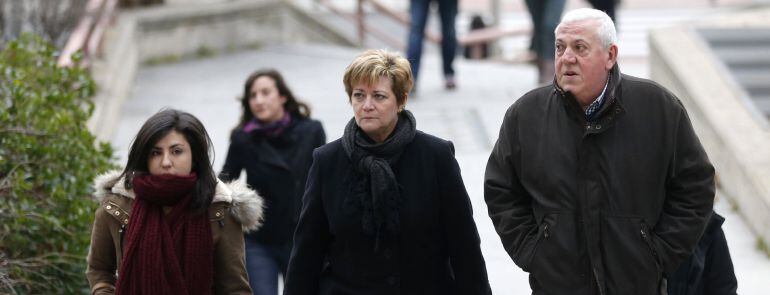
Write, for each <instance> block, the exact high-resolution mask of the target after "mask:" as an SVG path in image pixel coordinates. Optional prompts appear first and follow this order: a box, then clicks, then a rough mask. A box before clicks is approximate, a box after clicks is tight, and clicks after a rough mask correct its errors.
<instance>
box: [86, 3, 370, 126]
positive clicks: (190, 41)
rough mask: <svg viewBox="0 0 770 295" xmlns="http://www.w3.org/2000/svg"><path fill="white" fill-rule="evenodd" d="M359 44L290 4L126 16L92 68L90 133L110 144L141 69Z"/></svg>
mask: <svg viewBox="0 0 770 295" xmlns="http://www.w3.org/2000/svg"><path fill="white" fill-rule="evenodd" d="M306 42H313V43H322V44H323V43H326V44H337V45H343V46H354V44H355V42H353V41H352V40H348V39H347V38H346V37H344V36H342V35H340V34H338V33H337V32H335V31H333V30H331V29H329V28H328V27H327V26H326V25H324V24H322V23H321V22H319V21H318V20H317V19H315V18H314V17H312V16H310V15H308V14H306V13H305V12H304V11H302V10H301V9H298V8H297V7H295V6H294V5H292V4H291V3H289V2H288V1H283V0H239V1H226V2H217V3H192V2H191V3H186V4H185V5H181V4H176V5H162V6H152V7H146V8H136V9H131V10H126V11H122V12H120V14H119V15H118V16H117V19H116V21H115V24H114V25H113V26H112V27H111V28H110V29H109V30H108V31H107V33H106V34H105V38H104V42H103V44H102V52H103V53H102V55H101V56H100V57H99V58H97V59H95V60H94V62H93V66H92V73H93V76H94V79H95V80H96V81H97V85H98V87H99V90H98V91H99V92H98V93H97V95H96V97H95V102H96V109H95V114H94V116H93V117H92V119H91V121H90V122H89V127H90V128H91V130H92V131H93V132H94V133H95V134H96V135H97V137H98V138H100V139H102V140H109V139H110V138H111V137H112V132H113V130H114V129H115V127H116V123H115V122H117V119H118V118H119V116H120V110H121V109H122V106H123V102H124V101H125V100H126V98H127V97H128V95H129V91H130V89H131V85H132V83H133V80H134V76H135V75H136V71H137V69H138V67H139V66H140V65H141V64H142V63H147V62H163V61H175V60H179V59H183V58H189V57H196V56H205V55H210V54H217V53H220V52H229V51H233V50H238V49H245V48H258V47H259V46H263V45H273V44H288V43H306Z"/></svg>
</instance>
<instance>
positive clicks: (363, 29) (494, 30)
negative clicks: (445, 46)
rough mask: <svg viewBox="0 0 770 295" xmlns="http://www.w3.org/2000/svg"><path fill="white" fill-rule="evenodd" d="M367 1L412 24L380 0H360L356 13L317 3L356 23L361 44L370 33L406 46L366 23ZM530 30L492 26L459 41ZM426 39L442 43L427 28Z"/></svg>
mask: <svg viewBox="0 0 770 295" xmlns="http://www.w3.org/2000/svg"><path fill="white" fill-rule="evenodd" d="M366 2H368V3H369V4H371V6H372V7H373V8H374V9H375V10H377V11H378V12H380V13H382V14H383V15H385V16H387V17H389V18H390V19H392V20H394V21H395V22H396V23H399V24H401V25H403V26H404V27H407V28H408V27H409V26H411V20H409V18H407V17H406V16H404V15H403V14H399V13H397V12H396V11H394V10H392V9H390V8H388V7H387V6H386V5H385V4H383V3H382V2H380V1H379V0H358V1H357V4H356V12H355V13H354V14H350V13H346V12H345V11H343V9H341V8H339V7H337V6H335V5H334V4H332V3H331V2H330V1H329V0H317V3H319V4H321V5H323V6H325V7H326V8H327V9H329V10H330V11H332V12H334V13H336V14H337V15H340V16H342V17H344V18H345V19H347V20H348V21H350V22H352V23H355V24H356V26H357V35H358V43H359V45H363V44H364V39H365V38H366V35H367V34H370V35H372V36H374V37H376V38H378V39H380V40H382V41H384V42H386V43H388V44H390V45H392V46H394V47H396V48H404V47H405V46H404V45H405V44H404V42H403V41H401V40H398V39H396V38H393V37H392V36H390V35H388V34H386V33H385V32H383V31H381V30H378V29H377V28H375V27H372V26H367V25H366V22H365V20H364V8H363V6H364V3H366ZM530 31H531V28H529V27H523V28H514V29H500V27H499V26H492V27H487V28H485V29H481V30H476V31H471V32H468V33H466V34H465V35H463V36H461V37H459V38H458V40H457V41H458V43H460V44H461V45H463V46H473V45H476V44H480V43H484V42H490V41H495V40H498V39H500V38H504V37H511V36H520V35H526V34H529V33H530ZM425 39H427V40H428V41H429V42H433V43H435V44H439V43H441V35H438V34H434V33H433V32H431V31H429V30H427V29H426V30H425Z"/></svg>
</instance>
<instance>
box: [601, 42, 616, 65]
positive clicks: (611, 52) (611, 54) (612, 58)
mask: <svg viewBox="0 0 770 295" xmlns="http://www.w3.org/2000/svg"><path fill="white" fill-rule="evenodd" d="M607 54H608V56H607V64H606V65H605V66H604V67H605V68H606V70H608V71H609V70H611V69H612V67H614V66H615V63H617V62H618V45H617V44H612V45H610V48H609V49H607Z"/></svg>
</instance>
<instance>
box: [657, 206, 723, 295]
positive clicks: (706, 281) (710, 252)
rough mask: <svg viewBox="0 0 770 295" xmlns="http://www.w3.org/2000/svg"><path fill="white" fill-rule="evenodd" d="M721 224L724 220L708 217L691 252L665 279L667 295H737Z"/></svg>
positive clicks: (717, 216) (716, 215)
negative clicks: (666, 279) (701, 233)
mask: <svg viewBox="0 0 770 295" xmlns="http://www.w3.org/2000/svg"><path fill="white" fill-rule="evenodd" d="M724 222H725V218H724V217H722V216H721V215H719V214H717V213H716V212H713V213H711V218H710V219H709V222H708V225H707V226H706V231H705V232H703V236H701V238H700V241H699V242H698V246H696V247H695V251H693V253H692V254H691V255H690V257H689V258H687V260H685V261H684V262H683V263H682V264H681V265H679V268H678V269H677V270H676V271H675V272H674V273H673V274H671V275H669V276H668V288H667V289H668V295H735V294H737V291H738V280H737V279H736V278H735V270H734V269H733V260H732V258H731V257H730V249H729V248H728V247H727V239H726V238H725V232H724V231H723V230H722V223H724Z"/></svg>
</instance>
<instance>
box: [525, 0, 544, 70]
mask: <svg viewBox="0 0 770 295" xmlns="http://www.w3.org/2000/svg"><path fill="white" fill-rule="evenodd" d="M546 2H548V0H526V1H524V3H526V4H527V10H528V11H529V16H530V18H531V20H532V36H531V38H530V43H529V51H530V52H532V53H534V54H535V66H537V83H538V84H541V83H542V82H543V81H541V77H542V74H541V73H542V72H543V66H544V64H545V63H543V61H542V59H543V57H542V56H541V55H540V52H541V51H542V50H541V49H540V46H541V44H542V42H541V39H543V31H544V30H543V10H544V9H545V4H546Z"/></svg>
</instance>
